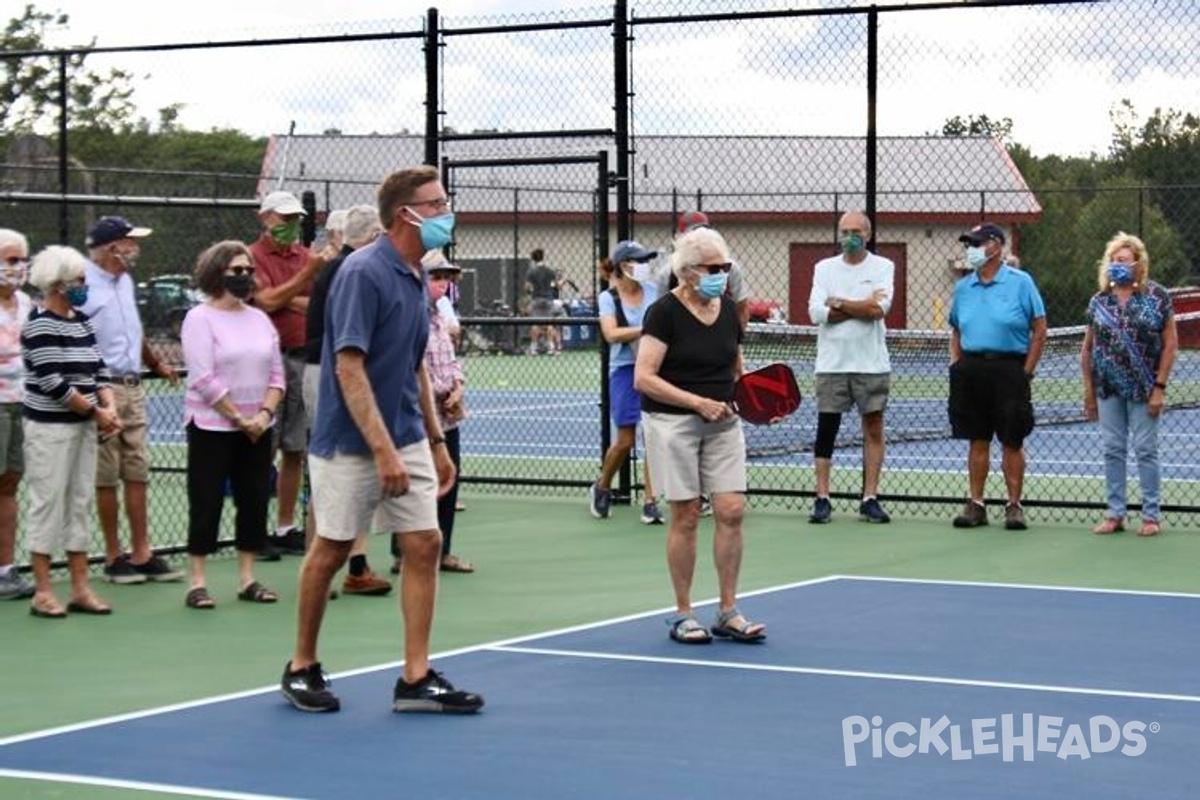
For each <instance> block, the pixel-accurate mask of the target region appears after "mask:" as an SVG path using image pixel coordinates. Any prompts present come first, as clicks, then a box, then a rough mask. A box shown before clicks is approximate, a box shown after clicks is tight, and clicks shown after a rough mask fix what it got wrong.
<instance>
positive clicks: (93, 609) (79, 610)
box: [67, 595, 112, 616]
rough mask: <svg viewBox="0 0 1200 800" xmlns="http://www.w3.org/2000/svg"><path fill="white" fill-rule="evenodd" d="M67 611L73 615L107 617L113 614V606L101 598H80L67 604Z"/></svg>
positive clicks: (93, 596)
mask: <svg viewBox="0 0 1200 800" xmlns="http://www.w3.org/2000/svg"><path fill="white" fill-rule="evenodd" d="M67 611H70V612H71V613H72V614H96V615H98V616H105V615H107V614H111V613H112V606H110V605H109V604H108V603H105V602H104V601H103V600H101V599H100V598H99V597H96V596H95V595H92V596H91V597H80V598H78V599H74V600H71V601H70V602H68V603H67Z"/></svg>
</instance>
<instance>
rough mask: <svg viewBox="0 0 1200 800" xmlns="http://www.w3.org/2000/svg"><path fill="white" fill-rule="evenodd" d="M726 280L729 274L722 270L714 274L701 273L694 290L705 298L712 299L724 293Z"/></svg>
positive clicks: (727, 280)
mask: <svg viewBox="0 0 1200 800" xmlns="http://www.w3.org/2000/svg"><path fill="white" fill-rule="evenodd" d="M728 282H729V275H727V274H726V273H724V272H718V273H717V274H716V275H701V276H700V284H699V285H698V286H697V287H696V291H697V293H699V295H700V296H701V297H703V298H704V299H705V300H712V299H713V298H714V297H720V296H721V295H723V294H724V293H725V284H726V283H728Z"/></svg>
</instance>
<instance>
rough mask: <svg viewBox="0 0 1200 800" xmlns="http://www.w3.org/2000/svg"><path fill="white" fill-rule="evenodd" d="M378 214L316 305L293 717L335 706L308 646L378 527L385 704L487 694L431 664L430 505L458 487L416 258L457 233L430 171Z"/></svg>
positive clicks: (401, 706)
mask: <svg viewBox="0 0 1200 800" xmlns="http://www.w3.org/2000/svg"><path fill="white" fill-rule="evenodd" d="M379 219H380V221H381V222H382V223H383V225H384V226H385V230H384V233H383V235H382V236H380V237H379V238H377V239H376V240H375V241H374V242H373V243H372V244H369V245H367V246H365V247H362V248H360V249H358V250H355V251H354V252H353V253H351V254H350V255H349V256H347V257H346V260H345V261H344V262H343V263H342V267H341V269H340V270H339V271H338V274H337V277H335V278H334V280H333V284H332V286H331V287H330V290H329V298H328V301H327V305H326V309H325V323H326V325H325V339H324V342H323V343H322V355H321V364H322V365H323V367H324V368H323V369H322V371H321V379H320V387H319V390H318V395H317V397H318V400H317V415H316V420H315V421H314V424H313V431H312V440H311V443H310V444H309V462H308V468H309V474H310V476H311V478H312V490H313V505H314V508H315V509H316V512H317V519H319V520H320V526H319V528H318V531H317V535H316V537H314V538H313V541H312V543H311V546H310V547H309V549H308V553H307V555H306V556H305V557H304V564H303V566H301V568H300V584H299V591H298V596H297V599H296V602H297V604H298V606H299V613H298V621H297V623H298V624H297V632H296V649H295V651H294V653H293V655H292V659H291V661H289V662H288V664H287V666H286V667H284V672H283V680H282V688H283V695H284V697H286V698H287V700H288V701H289V702H290V703H291V704H292V705H294V706H295V707H296V708H298V709H300V710H301V711H337V710H338V709H339V708H340V707H341V703H340V701H339V700H338V698H337V696H336V695H334V694H333V692H331V691H330V690H329V684H328V679H327V678H326V677H325V673H324V672H323V671H322V669H321V664H320V662H319V661H318V660H317V637H318V635H319V633H320V629H321V618H322V617H323V616H324V613H325V604H326V603H327V602H328V598H329V586H330V584H331V583H332V581H333V576H334V574H335V573H337V571H338V570H339V569H341V567H342V565H343V564H345V563H346V559H347V558H348V557H349V555H350V548H351V545H352V544H353V543H354V538H355V536H356V535H357V534H358V532H359V531H364V530H370V529H372V528H374V529H376V530H382V531H386V532H395V533H398V534H399V537H398V538H399V539H400V544H401V549H402V551H403V564H404V567H403V591H401V592H400V607H401V612H402V616H403V618H404V668H403V674H402V675H401V676H400V677H399V678H398V679H397V680H396V686H395V689H394V691H393V693H392V708H393V709H394V710H395V711H433V712H458V713H470V712H474V711H478V710H479V709H480V708H481V707H482V706H483V698H482V697H480V696H479V695H477V694H474V693H472V692H465V691H461V690H458V689H455V688H454V686H452V685H451V684H450V682H449V681H447V680H446V679H445V678H443V677H442V676H441V675H439V674H438V673H437V672H434V671H433V669H431V668H430V666H429V635H430V629H431V627H432V624H433V606H434V599H435V597H436V594H437V577H438V565H439V563H440V561H441V550H442V536H441V533H440V531H439V530H438V516H437V498H438V496H439V495H440V494H444V493H445V492H446V491H448V490H449V488H450V487H451V486H452V485H453V482H454V480H455V474H454V464H453V462H452V461H451V460H450V455H449V453H448V452H447V450H446V439H445V437H443V436H442V429H441V426H440V424H439V422H438V417H437V414H436V413H435V411H434V405H433V392H432V390H431V388H430V382H429V375H428V373H427V372H426V371H425V362H424V356H425V345H426V341H427V340H428V338H429V312H428V301H427V298H426V294H425V284H424V279H423V276H422V273H421V256H422V255H424V253H425V252H426V251H427V250H432V249H435V248H439V247H444V246H446V245H447V244H449V243H450V237H451V234H452V231H453V227H454V215H453V214H451V213H450V202H449V200H448V199H447V198H446V190H445V188H444V187H443V186H442V182H441V181H440V180H439V178H438V172H437V170H436V169H435V168H433V167H428V166H425V167H413V168H410V169H404V170H400V171H399V172H394V173H392V174H391V175H389V176H388V177H387V178H386V179H385V180H384V182H383V184H382V185H381V186H380V187H379ZM372 520H374V521H375V522H374V525H373V524H372Z"/></svg>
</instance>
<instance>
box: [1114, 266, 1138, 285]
mask: <svg viewBox="0 0 1200 800" xmlns="http://www.w3.org/2000/svg"><path fill="white" fill-rule="evenodd" d="M1108 279H1109V280H1110V281H1112V282H1113V283H1115V284H1116V285H1117V286H1128V285H1129V284H1131V283H1133V265H1132V264H1122V263H1121V262H1120V261H1114V262H1112V263H1111V264H1109V265H1108Z"/></svg>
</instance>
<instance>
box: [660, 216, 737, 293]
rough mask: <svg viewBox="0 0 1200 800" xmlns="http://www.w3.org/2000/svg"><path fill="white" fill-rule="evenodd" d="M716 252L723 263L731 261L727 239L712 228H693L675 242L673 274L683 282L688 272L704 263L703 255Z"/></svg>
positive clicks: (672, 257) (672, 263) (672, 261)
mask: <svg viewBox="0 0 1200 800" xmlns="http://www.w3.org/2000/svg"><path fill="white" fill-rule="evenodd" d="M707 250H716V251H717V255H718V256H719V257H720V258H721V260H722V261H729V260H731V259H730V257H729V245H728V244H726V243H725V237H724V236H722V235H721V234H719V233H717V232H716V231H715V230H714V229H712V228H692V229H691V230H690V231H688V232H687V233H685V234H683V235H682V236H680V237H679V238H678V239H676V240H675V250H674V252H672V253H671V262H670V263H671V272H673V273H675V277H676V278H678V279H679V280H680V282H683V281H684V280H685V279H686V278H687V270H688V268H689V267H694V266H696V265H697V264H699V263H701V262H702V261H703V258H702V257H701V255H700V254H701V253H702V252H703V251H707Z"/></svg>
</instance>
